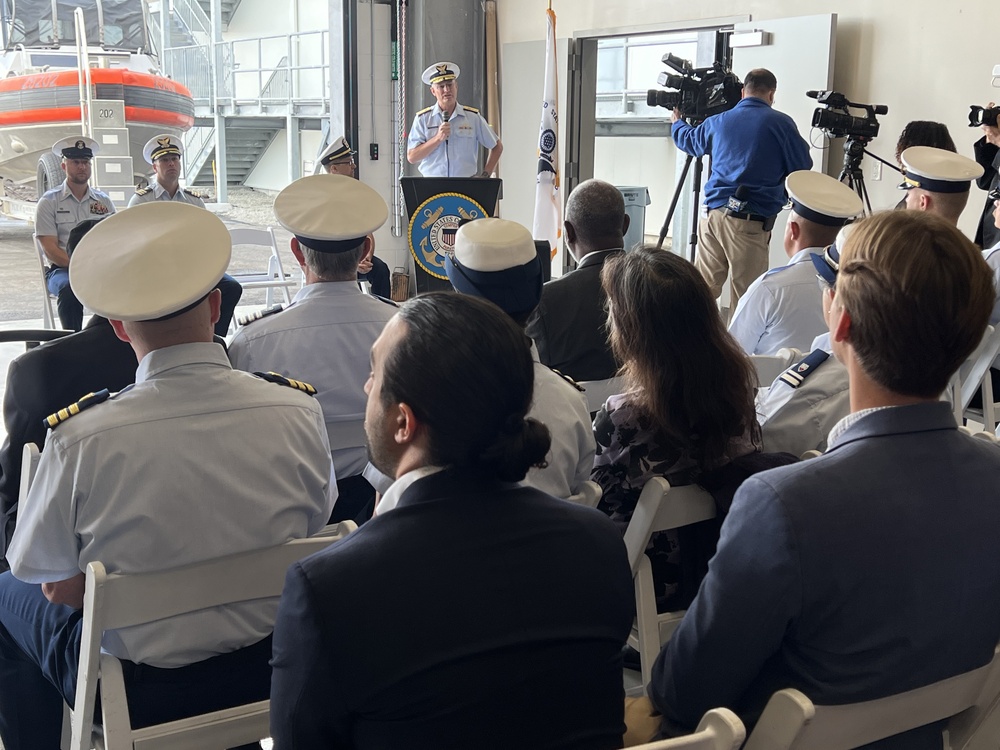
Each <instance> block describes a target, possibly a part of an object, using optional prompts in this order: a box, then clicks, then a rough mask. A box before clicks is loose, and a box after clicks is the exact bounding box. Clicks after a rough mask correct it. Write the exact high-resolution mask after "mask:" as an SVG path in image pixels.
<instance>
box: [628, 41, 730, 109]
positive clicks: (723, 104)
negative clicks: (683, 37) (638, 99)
mask: <svg viewBox="0 0 1000 750" xmlns="http://www.w3.org/2000/svg"><path fill="white" fill-rule="evenodd" d="M663 64H664V65H669V66H670V67H671V68H673V69H674V70H676V71H677V73H678V74H679V75H673V74H672V73H668V72H667V71H663V72H662V73H660V75H659V77H658V78H657V79H656V82H657V83H658V84H659V85H660V86H663V87H664V88H668V89H677V90H676V91H661V90H660V89H649V91H647V92H646V104H648V105H649V106H650V107H664V108H666V109H674V108H677V109H679V110H680V111H681V114H683V115H684V118H685V119H687V120H688V121H694V122H701V121H703V120H705V119H706V118H708V117H711V116H712V115H717V114H719V113H720V112H726V111H728V110H730V109H732V108H733V107H735V106H736V104H737V103H738V102H739V100H740V98H741V97H742V96H743V84H742V83H741V82H740V79H739V78H737V77H736V76H735V75H733V74H732V72H730V71H728V70H726V68H725V67H724V66H723V65H722V63H719V62H716V63H713V64H712V66H711V67H709V68H695V67H694V66H693V65H692V64H691V63H690V61H688V60H684V59H682V58H680V57H677V56H676V55H673V54H671V53H669V52H668V53H667V54H665V55H664V56H663Z"/></svg>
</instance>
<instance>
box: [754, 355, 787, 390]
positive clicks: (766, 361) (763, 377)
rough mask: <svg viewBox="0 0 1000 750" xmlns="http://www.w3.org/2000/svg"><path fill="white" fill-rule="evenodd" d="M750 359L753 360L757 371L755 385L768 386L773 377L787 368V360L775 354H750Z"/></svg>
mask: <svg viewBox="0 0 1000 750" xmlns="http://www.w3.org/2000/svg"><path fill="white" fill-rule="evenodd" d="M750 361H751V362H753V366H754V369H755V370H756V371H757V387H758V388H768V387H770V385H771V383H773V382H774V379H775V378H776V377H778V376H779V375H780V374H781V373H783V372H784V371H785V370H787V369H788V364H789V363H788V360H787V359H786V358H785V357H779V356H778V355H776V354H751V355H750Z"/></svg>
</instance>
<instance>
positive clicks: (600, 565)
mask: <svg viewBox="0 0 1000 750" xmlns="http://www.w3.org/2000/svg"><path fill="white" fill-rule="evenodd" d="M633 602H634V598H633V589H632V577H631V573H630V571H629V566H628V561H627V558H626V553H625V547H624V544H623V543H622V539H621V534H620V533H619V532H618V530H617V529H616V528H615V526H614V525H613V524H612V523H611V521H610V520H609V519H608V518H607V517H605V516H604V515H603V514H602V513H600V512H599V511H597V510H593V509H591V508H585V507H582V506H579V505H574V504H572V503H569V502H566V501H564V500H557V499H556V498H553V497H551V496H550V495H546V494H545V493H542V492H539V491H538V490H536V489H533V488H530V487H516V486H513V485H504V484H499V483H496V482H484V481H481V480H477V479H474V478H471V477H469V476H459V475H457V474H456V473H455V472H453V471H450V470H446V471H443V472H440V473H438V474H435V475H432V476H429V477H425V478H423V479H420V480H418V481H417V482H415V483H414V484H413V485H411V486H410V487H409V488H408V489H407V490H406V491H405V492H404V493H403V495H402V497H401V498H400V500H399V504H398V505H397V507H396V508H395V509H393V510H390V511H388V512H387V513H386V514H385V515H381V516H379V515H377V516H375V517H374V518H373V519H372V520H371V521H369V522H368V523H366V524H365V525H364V526H362V527H361V528H360V529H359V530H358V531H356V532H354V533H353V534H351V535H350V536H349V537H348V538H347V539H345V540H344V541H342V542H338V543H337V544H335V545H334V546H333V547H331V548H330V549H328V550H325V551H324V552H323V553H321V554H317V555H314V556H312V557H310V558H307V559H306V560H304V561H302V562H300V563H297V564H296V565H293V566H292V568H291V569H290V570H289V572H288V576H287V579H286V582H285V590H284V593H283V595H282V598H281V605H280V607H279V611H278V619H277V624H276V625H275V630H274V658H273V661H272V664H273V667H274V671H273V677H272V682H271V732H272V736H273V737H274V740H275V747H279V748H283V749H284V750H307V749H308V750H312V749H313V748H315V749H317V750H318V749H319V748H323V749H324V750H327V749H332V748H359V749H367V748H380V749H381V748H407V749H408V750H413V749H415V748H428V750H430V749H431V748H434V749H435V750H440V748H461V747H470V748H471V747H475V748H483V749H488V748H516V747H531V748H537V749H539V750H544V749H545V748H574V749H577V750H586V749H587V748H613V747H621V734H622V731H623V726H624V725H623V690H622V673H621V668H622V665H621V647H622V645H623V644H624V642H625V639H626V638H627V636H628V632H629V629H630V627H631V623H632V613H633V609H634V604H633Z"/></svg>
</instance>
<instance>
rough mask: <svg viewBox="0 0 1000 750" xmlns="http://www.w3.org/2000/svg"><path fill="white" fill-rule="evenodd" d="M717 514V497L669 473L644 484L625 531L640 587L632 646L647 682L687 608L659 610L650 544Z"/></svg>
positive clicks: (635, 579) (631, 639)
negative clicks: (658, 535)
mask: <svg viewBox="0 0 1000 750" xmlns="http://www.w3.org/2000/svg"><path fill="white" fill-rule="evenodd" d="M711 518H715V500H713V498H712V496H711V495H710V494H709V493H708V492H707V491H706V490H704V489H702V488H701V487H698V486H697V485H685V486H681V487H671V486H670V483H669V482H667V480H666V479H664V478H663V477H653V478H652V479H650V480H649V481H648V482H646V484H645V485H644V486H643V488H642V493H640V495H639V500H638V501H637V502H636V506H635V511H633V513H632V519H631V520H630V521H629V524H628V528H627V529H626V530H625V549H626V550H627V552H628V561H629V565H630V566H631V567H632V579H633V582H634V585H635V627H634V628H633V629H632V633H631V635H629V644H630V645H631V646H632V647H633V648H635V650H636V651H638V652H639V664H640V671H641V673H642V685H643V686H645V685H647V684H649V681H650V679H651V678H652V670H653V662H654V661H656V657H657V655H658V654H659V653H660V647H661V646H662V645H663V644H664V643H666V642H667V641H668V640H670V636H671V635H673V632H674V630H676V629H677V626H678V625H680V622H681V618H683V617H684V612H683V611H681V612H665V613H663V614H657V612H656V591H655V589H654V587H653V569H652V567H651V566H650V563H649V558H648V557H646V554H645V552H646V545H648V544H649V539H650V537H652V535H653V532H656V531H666V530H667V529H678V528H680V527H681V526H688V525H690V524H693V523H698V522H700V521H707V520H709V519H711Z"/></svg>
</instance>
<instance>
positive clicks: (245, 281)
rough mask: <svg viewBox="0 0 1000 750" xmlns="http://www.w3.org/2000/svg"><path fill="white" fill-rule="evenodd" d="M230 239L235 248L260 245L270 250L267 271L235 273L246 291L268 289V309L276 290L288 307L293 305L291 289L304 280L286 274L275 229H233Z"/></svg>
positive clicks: (235, 276) (234, 276)
mask: <svg viewBox="0 0 1000 750" xmlns="http://www.w3.org/2000/svg"><path fill="white" fill-rule="evenodd" d="M229 237H230V239H231V240H232V243H233V246H234V247H235V246H236V245H259V246H261V247H266V248H268V258H267V268H266V269H263V270H256V271H247V272H240V273H234V274H232V275H233V278H235V279H236V280H237V281H238V282H240V285H241V286H242V287H243V288H244V289H266V290H267V294H266V298H265V305H267V306H268V307H270V306H271V304H272V302H273V298H272V291H273V290H274V289H278V290H279V291H280V292H281V294H282V296H283V297H284V300H285V304H286V305H287V304H289V303H291V301H292V298H291V295H290V294H289V292H288V290H289V288H291V287H297V286H300V285H301V283H302V282H303V281H304V279H292V278H291V277H289V276H287V275H286V274H285V267H284V266H283V265H282V262H281V253H280V252H279V251H278V240H277V238H276V237H275V236H274V228H273V227H267V229H253V228H251V227H233V228H232V229H230V230H229Z"/></svg>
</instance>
